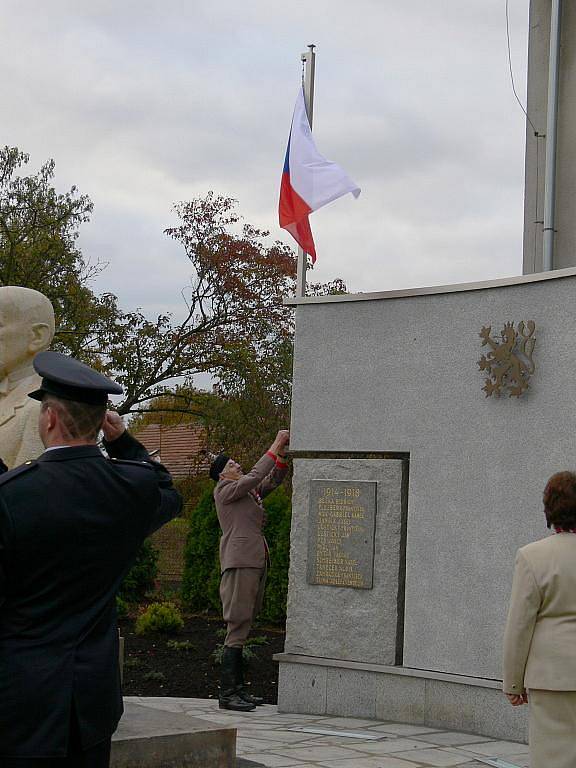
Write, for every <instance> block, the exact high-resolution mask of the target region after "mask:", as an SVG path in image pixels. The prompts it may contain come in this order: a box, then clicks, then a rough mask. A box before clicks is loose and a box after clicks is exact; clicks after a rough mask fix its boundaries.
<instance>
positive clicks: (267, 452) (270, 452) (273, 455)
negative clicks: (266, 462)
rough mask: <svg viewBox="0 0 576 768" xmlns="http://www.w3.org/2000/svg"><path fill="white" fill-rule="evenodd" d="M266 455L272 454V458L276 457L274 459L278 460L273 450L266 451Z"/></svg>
mask: <svg viewBox="0 0 576 768" xmlns="http://www.w3.org/2000/svg"><path fill="white" fill-rule="evenodd" d="M266 456H270V458H271V459H274V461H276V460H277V457H276V454H275V453H272V451H266Z"/></svg>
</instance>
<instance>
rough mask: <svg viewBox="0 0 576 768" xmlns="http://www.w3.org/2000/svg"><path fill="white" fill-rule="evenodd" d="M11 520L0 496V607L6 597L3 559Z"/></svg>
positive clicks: (8, 538)
mask: <svg viewBox="0 0 576 768" xmlns="http://www.w3.org/2000/svg"><path fill="white" fill-rule="evenodd" d="M11 529H12V522H11V519H10V515H9V513H8V510H7V509H6V506H5V504H4V502H3V501H2V498H0V607H1V606H2V603H3V602H4V600H5V599H6V571H5V567H4V561H5V557H6V548H7V546H8V543H9V540H10V532H11Z"/></svg>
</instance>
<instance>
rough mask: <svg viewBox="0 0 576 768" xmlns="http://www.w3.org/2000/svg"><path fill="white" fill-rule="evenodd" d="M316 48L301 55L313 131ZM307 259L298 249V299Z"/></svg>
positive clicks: (312, 47)
mask: <svg viewBox="0 0 576 768" xmlns="http://www.w3.org/2000/svg"><path fill="white" fill-rule="evenodd" d="M314 48H316V46H315V45H314V44H311V45H309V46H308V50H307V51H306V53H302V54H301V55H300V59H301V61H302V62H303V64H304V103H305V104H306V113H307V114H308V122H309V123H310V129H312V115H313V112H314V70H315V67H316V54H315V53H314ZM306 259H307V256H306V254H305V253H304V251H303V250H302V248H300V247H298V262H297V272H296V298H298V297H300V296H306Z"/></svg>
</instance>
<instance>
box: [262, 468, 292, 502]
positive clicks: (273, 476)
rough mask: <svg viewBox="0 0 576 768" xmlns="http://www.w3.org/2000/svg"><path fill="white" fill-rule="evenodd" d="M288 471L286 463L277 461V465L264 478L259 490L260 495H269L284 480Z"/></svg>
mask: <svg viewBox="0 0 576 768" xmlns="http://www.w3.org/2000/svg"><path fill="white" fill-rule="evenodd" d="M287 473H288V465H287V464H284V462H276V466H275V467H274V469H273V470H272V472H270V474H269V475H267V476H266V477H265V478H264V480H262V482H261V483H260V485H259V487H258V492H259V493H260V496H261V497H262V498H264V497H265V496H268V494H269V493H272V491H274V490H275V489H276V488H278V486H279V485H280V483H281V482H282V480H284V478H285V477H286V475H287Z"/></svg>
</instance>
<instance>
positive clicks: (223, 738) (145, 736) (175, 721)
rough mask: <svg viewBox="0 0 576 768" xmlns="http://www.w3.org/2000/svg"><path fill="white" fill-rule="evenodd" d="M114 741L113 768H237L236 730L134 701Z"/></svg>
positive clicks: (128, 708) (111, 763)
mask: <svg viewBox="0 0 576 768" xmlns="http://www.w3.org/2000/svg"><path fill="white" fill-rule="evenodd" d="M124 707H125V711H124V716H123V717H122V720H121V721H120V726H119V728H118V730H117V731H116V733H115V734H114V736H113V738H112V759H111V762H110V766H111V768H236V729H235V728H229V727H226V726H223V725H215V724H211V723H210V722H209V721H207V720H200V719H198V718H195V717H190V716H188V715H184V714H174V713H172V712H164V711H162V710H159V709H152V708H151V707H145V706H142V705H141V704H136V703H134V702H131V701H126V702H124Z"/></svg>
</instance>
